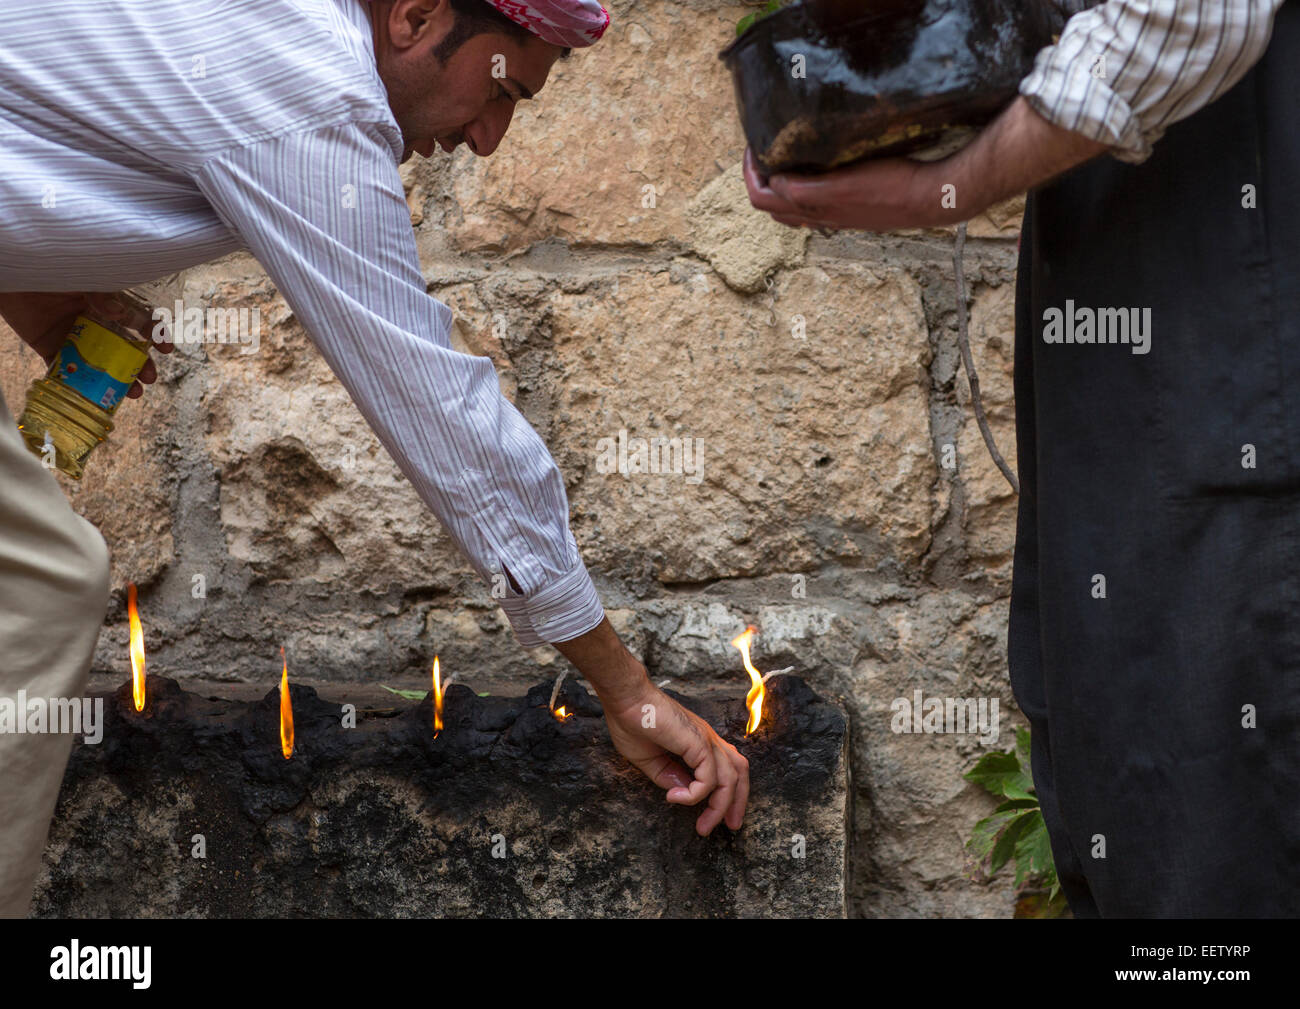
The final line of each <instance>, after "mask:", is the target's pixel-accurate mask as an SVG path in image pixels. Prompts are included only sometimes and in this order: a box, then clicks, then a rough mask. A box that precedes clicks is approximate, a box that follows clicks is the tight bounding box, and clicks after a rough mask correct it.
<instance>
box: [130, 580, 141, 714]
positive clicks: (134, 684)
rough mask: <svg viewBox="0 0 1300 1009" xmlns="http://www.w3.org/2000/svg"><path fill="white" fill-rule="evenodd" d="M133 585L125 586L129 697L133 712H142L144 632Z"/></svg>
mask: <svg viewBox="0 0 1300 1009" xmlns="http://www.w3.org/2000/svg"><path fill="white" fill-rule="evenodd" d="M135 598H136V596H135V583H134V582H128V583H127V586H126V615H127V619H128V621H129V622H130V625H131V696H132V698H133V699H134V700H135V710H136V711H143V710H144V631H143V630H141V629H140V611H139V610H138V609H137V608H136V605H135Z"/></svg>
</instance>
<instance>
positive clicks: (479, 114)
mask: <svg viewBox="0 0 1300 1009" xmlns="http://www.w3.org/2000/svg"><path fill="white" fill-rule="evenodd" d="M607 23H608V15H607V14H606V12H605V11H604V9H603V8H602V7H601V6H600V5H599V4H598V3H597V2H596V0H376V2H374V3H367V2H364V0H224V2H220V3H219V2H217V0H102V2H99V3H85V2H83V0H49V2H46V3H41V4H35V5H19V4H6V5H4V7H3V8H0V314H3V316H4V318H5V319H6V321H7V322H8V323H9V324H10V325H11V326H12V328H13V329H14V330H15V331H16V332H17V333H18V335H19V336H20V337H21V338H22V339H24V340H25V341H26V342H27V343H29V344H30V345H31V346H32V347H33V348H35V349H36V350H37V351H38V352H40V353H41V354H42V355H43V356H45V358H46V359H47V360H49V359H50V357H51V356H52V354H53V352H54V350H55V349H56V348H57V346H58V345H59V343H60V342H61V341H62V339H63V337H64V335H65V334H66V332H67V326H68V324H69V323H70V322H71V321H72V319H73V317H75V316H76V314H77V313H78V312H79V311H80V310H81V309H82V308H83V307H84V306H85V305H86V304H87V303H88V301H89V300H91V296H90V295H88V294H86V293H84V292H113V291H118V290H121V289H123V288H125V287H128V286H130V285H132V284H138V283H142V282H146V281H150V280H153V279H155V278H157V277H159V276H162V275H165V274H170V273H174V272H176V271H178V270H181V269H184V268H185V267H188V266H192V265H195V264H198V263H202V262H206V261H208V260H210V259H214V258H216V257H218V256H221V255H224V254H226V253H229V252H232V251H235V250H237V249H248V250H250V251H251V252H252V253H254V254H255V255H256V256H257V258H258V259H259V261H260V262H261V263H262V265H263V266H264V268H265V269H266V271H267V273H268V274H269V275H270V277H271V279H272V280H273V281H274V282H275V284H276V286H277V288H278V289H279V291H280V293H281V294H282V295H283V296H284V298H285V300H286V301H287V302H288V304H289V306H290V307H291V308H292V310H293V312H294V313H295V315H296V316H297V317H298V319H299V320H301V322H302V324H303V326H304V328H305V329H306V331H307V333H308V335H309V336H310V337H311V339H312V340H313V342H314V344H315V346H316V347H317V348H318V349H319V351H320V353H321V354H322V356H323V357H324V358H325V360H326V361H327V362H328V363H329V365H330V367H331V368H332V369H333V371H334V373H335V375H337V377H338V379H339V381H340V382H342V383H343V385H344V387H345V388H346V389H347V390H348V392H349V394H350V395H351V396H352V398H353V399H354V401H355V402H356V404H357V406H358V408H359V409H360V410H361V412H362V414H363V415H364V416H365V418H366V420H367V421H368V422H369V424H370V426H371V427H372V428H373V429H374V431H375V432H376V434H377V435H378V437H379V438H380V440H381V441H382V442H383V444H384V446H385V447H386V448H387V450H388V451H389V453H390V454H391V455H392V457H393V458H394V460H395V461H396V462H397V464H398V466H399V467H400V468H401V470H402V472H403V473H404V474H405V475H406V476H407V478H408V479H409V480H410V481H411V483H412V485H413V486H414V487H415V488H416V490H417V491H418V492H419V494H420V495H421V497H422V498H423V499H424V501H425V502H426V503H427V504H428V506H429V507H430V508H431V509H432V510H433V511H434V512H435V513H436V514H437V516H438V518H439V520H440V521H441V522H442V524H443V525H444V526H445V527H446V529H447V530H448V532H449V533H450V535H451V536H452V538H453V539H454V540H455V541H456V543H457V544H458V545H459V546H460V548H461V549H462V550H463V551H464V552H465V554H466V556H467V557H468V558H469V560H470V561H471V563H472V564H473V565H474V567H475V568H476V570H477V571H478V572H479V573H480V574H481V575H482V577H483V578H484V579H486V580H493V576H494V575H495V576H503V577H504V580H505V581H506V582H507V583H508V586H509V587H508V589H507V592H506V597H505V598H504V599H503V600H502V606H503V608H504V609H505V611H506V614H507V616H508V617H509V619H510V621H511V624H512V626H513V628H514V630H515V633H516V635H517V636H518V638H519V640H520V641H521V642H522V643H523V644H524V645H526V646H530V647H531V646H535V645H539V644H541V643H543V642H549V643H551V644H553V645H555V647H556V648H558V649H559V650H560V651H561V652H562V653H563V654H564V655H565V656H566V657H568V658H569V659H570V661H572V662H573V663H574V665H576V666H577V668H578V669H579V670H580V672H581V673H582V674H583V675H584V676H585V677H586V679H587V680H588V681H589V682H590V683H591V684H592V685H593V686H594V687H595V689H596V691H597V693H598V694H599V696H600V698H601V701H602V703H603V704H604V706H605V711H606V717H607V721H608V724H609V728H610V734H611V737H612V738H613V741H614V743H615V745H616V746H617V747H618V749H619V750H620V751H621V752H622V753H623V754H624V755H625V756H626V757H628V758H629V759H630V760H631V761H632V762H633V763H634V764H635V765H636V766H637V767H638V768H640V770H641V771H643V772H644V773H645V774H646V775H648V776H649V777H650V778H651V779H652V780H654V781H655V783H656V784H657V785H659V786H660V787H662V788H664V789H665V790H666V798H667V801H668V802H670V803H680V804H688V805H694V804H697V803H700V802H701V801H704V800H706V799H707V800H708V805H707V808H706V809H705V810H704V811H703V813H702V814H701V815H700V816H699V818H698V820H697V829H698V830H699V831H700V833H702V834H708V833H710V832H711V831H712V830H713V829H714V828H715V827H717V825H718V824H719V823H721V822H724V821H725V822H726V823H727V824H728V826H730V827H731V828H732V829H738V828H739V827H740V825H741V820H742V817H743V814H744V810H745V806H746V801H747V794H748V787H749V786H748V769H747V764H746V762H745V760H744V758H743V757H741V756H740V754H739V753H738V752H737V751H736V750H735V748H734V747H732V746H731V745H730V744H728V743H726V742H725V741H723V740H722V739H721V738H720V737H719V736H718V735H717V733H715V732H714V731H713V729H712V728H711V727H710V726H709V725H708V723H707V722H705V721H704V720H703V719H700V718H698V717H696V716H695V715H693V714H692V713H690V712H688V711H686V710H685V709H684V708H682V707H681V706H680V705H678V704H676V703H675V702H674V701H673V700H671V699H670V698H669V697H668V696H667V695H665V694H664V693H663V692H662V691H660V690H658V689H657V688H655V687H654V686H653V685H652V684H651V683H650V682H649V680H648V678H647V676H646V671H645V667H644V666H643V665H642V664H641V663H640V662H639V661H638V660H637V659H636V658H635V657H633V656H632V655H631V653H630V652H628V650H627V649H626V648H625V647H624V646H623V644H622V643H621V642H620V641H619V639H618V636H617V635H616V634H615V632H614V631H613V629H612V627H611V626H610V623H609V621H608V619H606V617H605V614H604V610H603V608H602V607H601V604H600V600H599V599H598V598H597V596H596V591H595V588H594V586H593V584H592V581H591V578H590V576H589V575H588V573H587V570H586V567H585V566H584V564H583V562H582V559H581V558H580V557H579V555H578V550H577V546H576V543H575V542H574V538H573V535H572V533H571V532H570V530H569V521H568V502H567V498H566V495H565V492H564V483H563V480H562V478H561V476H560V473H559V471H558V470H557V468H556V466H555V463H554V461H553V460H552V459H551V456H550V454H549V452H548V451H547V450H546V446H545V445H544V444H543V442H542V441H541V439H540V438H539V437H538V435H537V434H536V432H534V431H533V429H532V428H531V427H530V426H529V425H528V423H527V422H526V421H525V420H524V418H523V416H522V415H521V414H520V413H519V412H518V411H517V410H516V409H515V408H514V407H513V406H512V405H511V404H510V403H509V402H508V401H507V400H505V399H504V398H503V397H502V395H501V393H500V390H499V386H498V382H497V376H496V374H495V371H494V369H493V366H492V364H491V362H490V361H488V360H487V359H486V358H479V357H472V356H469V355H464V354H459V353H456V352H455V351H453V350H452V349H451V345H450V340H449V325H450V321H451V313H450V311H449V310H448V309H447V307H446V306H445V305H443V304H441V303H440V302H438V301H436V300H434V299H433V298H431V297H430V296H429V295H428V294H427V293H426V284H425V280H424V277H423V275H422V273H421V269H420V261H419V257H418V254H417V252H416V245H415V239H414V236H413V235H412V231H411V226H410V218H409V213H408V210H407V206H406V201H405V196H404V193H403V188H402V181H401V178H400V177H399V174H398V170H397V166H398V164H399V163H401V162H403V161H405V160H406V159H408V158H409V157H410V156H411V154H412V152H418V153H420V154H422V155H425V156H429V155H430V154H432V153H433V151H434V149H435V148H436V147H441V148H442V149H443V150H444V151H452V150H454V149H455V147H456V146H457V145H458V144H460V143H462V142H463V143H465V144H466V145H468V146H469V147H470V149H471V150H473V151H474V152H475V153H476V154H478V155H481V156H487V155H490V154H491V153H492V152H493V151H494V150H495V149H496V147H497V145H498V143H499V142H500V141H501V138H502V136H503V135H504V134H505V132H506V130H507V129H508V127H509V125H510V120H511V116H512V115H513V111H514V108H515V105H516V104H517V103H518V102H521V101H526V100H528V99H530V98H532V97H533V96H534V95H535V94H536V93H537V92H539V91H541V89H542V87H543V85H544V84H545V83H546V79H547V75H548V73H549V70H550V67H551V65H552V64H553V63H554V61H555V60H556V59H557V58H559V57H560V56H561V55H562V54H563V53H564V52H565V50H567V49H569V48H571V47H575V46H585V45H590V44H591V43H593V42H595V41H596V40H597V39H598V38H599V37H600V35H601V34H602V32H603V31H604V29H605V27H606V25H607ZM68 292H78V293H68ZM133 322H134V323H135V325H136V326H137V327H139V328H140V329H141V331H142V332H145V331H148V329H149V320H144V319H136V320H133ZM154 377H155V373H154V371H153V369H152V367H150V368H148V369H147V370H146V371H145V372H144V373H143V374H142V376H141V378H142V380H143V381H144V382H145V383H148V382H150V381H152V380H153V378H154ZM140 391H141V390H140V389H139V388H138V387H137V388H135V389H133V390H132V394H133V395H137V396H138V395H139V393H140ZM0 412H3V406H0ZM0 429H2V430H0V655H3V656H4V661H5V666H4V668H3V672H2V673H0V692H2V694H3V695H6V696H9V695H14V694H16V693H17V691H18V690H20V689H26V690H27V691H28V693H29V694H31V695H33V696H35V695H36V694H38V693H39V694H41V695H43V696H47V697H78V696H80V695H81V693H82V691H83V689H84V686H85V682H86V680H85V678H86V673H87V669H88V666H89V662H90V656H91V652H92V650H93V647H94V643H95V638H96V635H97V632H98V628H99V624H100V623H101V622H102V619H103V614H104V610H105V605H106V601H107V561H106V556H105V549H104V544H103V541H102V539H101V538H100V537H99V534H98V533H97V532H96V531H95V530H94V529H93V528H92V527H90V526H89V525H88V524H87V523H85V522H84V521H83V520H81V519H80V518H79V517H78V516H76V515H75V514H74V513H73V512H72V511H71V509H70V508H69V507H68V505H67V503H66V501H65V500H64V499H63V497H62V495H61V494H60V492H59V489H58V487H57V485H56V484H55V482H54V480H53V479H52V477H51V476H50V474H49V473H47V472H45V470H44V469H43V468H42V467H41V465H40V464H39V463H38V462H37V460H36V459H35V458H34V457H33V456H31V455H30V454H28V453H27V452H26V450H25V449H24V448H23V447H22V445H21V443H20V440H19V436H18V433H17V431H16V430H15V429H14V425H13V423H12V422H11V421H5V422H4V423H3V424H0ZM51 621H53V624H52V623H51ZM51 626H55V627H57V628H58V632H57V633H50V632H49V629H50V628H51ZM647 706H651V707H652V708H653V710H654V712H655V718H654V719H648V718H646V714H645V713H646V711H647V710H649V709H648V708H647ZM651 723H653V727H647V726H649V725H650V724H651ZM69 747H70V739H69V738H68V737H66V736H43V737H36V736H29V735H24V736H15V735H3V734H0V767H3V774H2V775H0V809H3V810H4V813H5V815H4V817H0V915H21V914H25V913H26V911H27V907H28V902H29V895H30V890H31V885H32V882H33V880H34V878H35V874H36V870H37V868H38V865H39V859H40V852H41V848H42V846H43V843H44V838H45V836H46V832H47V828H48V822H49V818H50V815H51V812H52V810H53V806H54V801H55V798H56V795H57V792H58V786H59V782H60V779H61V777H62V772H63V767H64V765H65V763H66V760H67V755H68V752H69Z"/></svg>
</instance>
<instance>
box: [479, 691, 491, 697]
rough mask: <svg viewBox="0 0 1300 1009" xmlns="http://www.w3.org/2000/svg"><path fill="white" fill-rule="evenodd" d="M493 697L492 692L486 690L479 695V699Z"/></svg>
mask: <svg viewBox="0 0 1300 1009" xmlns="http://www.w3.org/2000/svg"><path fill="white" fill-rule="evenodd" d="M491 696H492V691H490V690H484V691H483V692H482V693H480V694H479V697H491Z"/></svg>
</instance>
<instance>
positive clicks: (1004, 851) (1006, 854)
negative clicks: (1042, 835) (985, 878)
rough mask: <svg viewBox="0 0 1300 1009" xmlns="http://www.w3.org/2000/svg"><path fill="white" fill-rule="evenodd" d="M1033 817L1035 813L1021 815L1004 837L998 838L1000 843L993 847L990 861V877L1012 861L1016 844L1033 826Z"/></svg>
mask: <svg viewBox="0 0 1300 1009" xmlns="http://www.w3.org/2000/svg"><path fill="white" fill-rule="evenodd" d="M1033 817H1034V814H1033V813H1021V814H1020V816H1019V817H1017V818H1016V819H1015V820H1013V821H1011V826H1009V827H1007V829H1006V830H1004V831H1003V832H1002V836H1001V837H999V838H998V843H997V844H995V845H994V846H993V855H992V858H991V859H990V861H989V875H990V876H992V875H993V874H994V873H995V872H997V871H998V870H999V869H1001V868H1002V867H1003V866H1004V865H1006V864H1007V862H1008V861H1009V860H1010V859H1011V856H1012V855H1013V854H1014V853H1015V850H1016V842H1017V841H1019V840H1020V837H1021V835H1023V834H1024V832H1025V831H1026V830H1028V829H1029V827H1030V826H1031V825H1032V822H1033Z"/></svg>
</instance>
